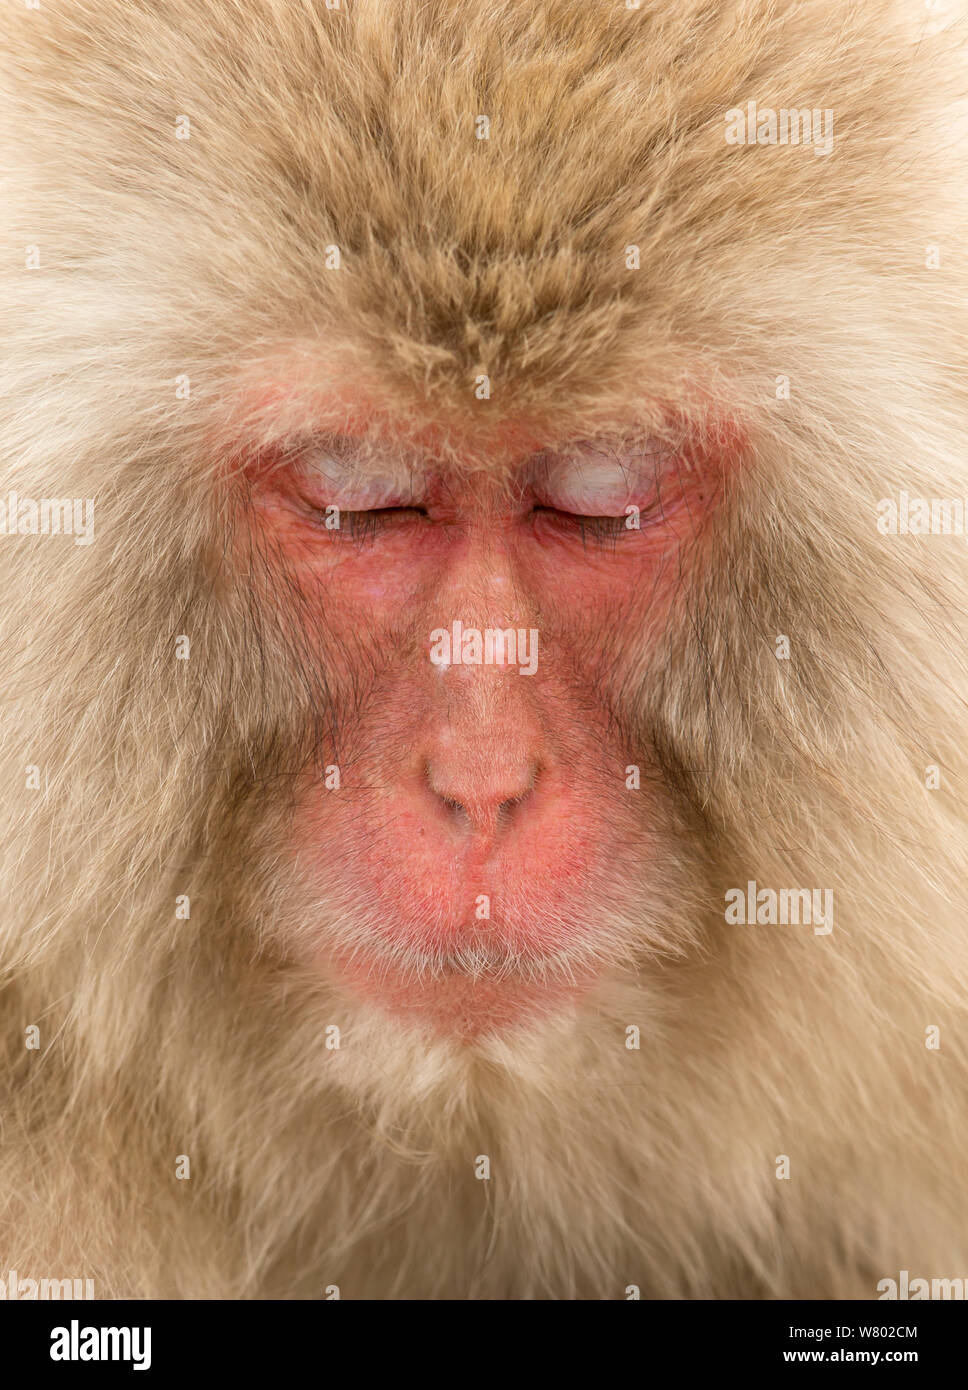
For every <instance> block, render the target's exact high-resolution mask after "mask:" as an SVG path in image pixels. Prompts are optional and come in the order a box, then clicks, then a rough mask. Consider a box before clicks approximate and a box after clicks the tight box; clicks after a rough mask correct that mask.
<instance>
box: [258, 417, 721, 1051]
mask: <svg viewBox="0 0 968 1390" xmlns="http://www.w3.org/2000/svg"><path fill="white" fill-rule="evenodd" d="M721 467H722V459H721V458H720V457H719V456H718V455H715V454H714V453H713V452H712V451H710V450H708V449H701V448H699V447H697V446H696V445H695V443H693V442H692V441H690V439H689V438H688V437H687V435H686V434H685V433H684V432H681V431H680V434H679V436H678V437H675V438H671V439H660V438H657V437H647V436H644V435H643V434H641V433H640V432H636V431H635V430H634V428H633V429H625V430H621V431H615V432H612V433H611V434H609V435H600V436H599V437H596V438H587V439H585V438H583V439H577V440H568V441H565V442H554V443H552V444H548V443H547V442H546V438H545V437H543V435H542V432H541V431H540V430H539V429H535V428H529V427H525V426H516V427H515V428H513V429H505V430H503V431H502V432H501V434H500V436H492V437H487V436H480V437H477V438H475V437H474V435H473V434H472V433H471V432H469V431H461V430H453V429H451V430H448V431H442V430H440V429H424V430H422V431H421V432H420V433H419V434H418V435H416V437H414V436H413V435H411V436H410V437H408V438H407V440H406V441H405V442H402V441H401V432H400V431H395V430H394V429H393V428H392V423H391V424H389V425H388V424H382V423H381V424H378V425H377V426H376V427H375V428H374V427H372V426H370V427H368V428H367V429H366V430H365V431H363V430H358V431H357V432H350V431H346V430H345V429H344V431H343V432H342V433H332V432H327V431H325V430H315V431H310V432H307V433H306V434H305V435H303V436H302V437H300V438H297V439H294V440H293V439H289V440H285V441H283V442H282V443H281V444H279V445H277V446H275V447H273V448H270V449H268V450H262V451H259V453H258V454H257V456H256V457H255V458H254V459H252V460H250V461H249V464H248V466H247V468H246V470H245V474H244V476H245V482H246V487H245V489H244V501H245V505H246V509H247V511H246V515H247V526H248V527H250V528H252V531H250V532H249V534H248V544H249V546H250V548H251V550H257V552H258V553H259V554H261V555H264V556H268V557H271V558H270V561H269V572H270V579H269V582H268V584H267V585H266V586H265V589H266V593H267V595H268V599H267V602H268V603H269V604H270V605H272V606H273V607H274V608H275V613H274V619H275V620H276V621H277V622H278V623H279V624H280V626H281V627H282V629H283V630H284V631H285V632H286V633H287V636H288V638H289V643H290V646H291V647H292V648H293V649H294V650H298V651H299V652H300V653H301V654H302V659H303V660H305V661H308V663H309V664H310V666H311V667H312V668H313V669H314V671H315V681H316V682H317V683H319V684H321V685H322V686H323V687H324V688H325V690H326V692H327V695H328V704H329V711H328V713H329V720H330V732H331V738H332V746H331V747H330V749H329V751H327V752H325V755H324V756H322V757H321V758H317V759H314V761H313V764H312V765H311V767H309V768H307V769H306V770H305V771H304V772H303V774H302V775H301V776H300V778H299V779H298V790H297V792H296V794H295V796H294V804H293V810H292V823H291V831H290V836H291V839H290V851H291V856H292V858H293V861H294V866H295V869H296V872H297V875H298V879H299V882H300V883H301V885H302V891H303V893H304V894H305V901H304V905H303V908H302V911H301V914H300V915H301V916H302V917H303V922H302V925H301V930H300V932H299V933H298V947H294V949H295V951H296V954H297V955H298V956H299V957H300V958H301V960H302V963H303V964H304V965H309V966H310V967H311V968H315V969H318V970H320V971H321V972H323V973H324V974H325V975H326V976H327V977H328V978H330V979H333V980H336V981H338V982H339V983H341V984H343V985H345V986H347V987H348V988H349V989H350V990H351V991H352V992H354V993H356V994H358V995H362V996H363V997H365V998H367V999H370V1000H371V1001H375V1002H377V1003H378V1004H380V1005H382V1006H384V1007H386V1008H389V1009H390V1010H391V1011H392V1012H394V1013H395V1014H398V1015H399V1014H402V1015H405V1016H408V1017H410V1018H417V1019H420V1020H425V1021H429V1022H430V1023H431V1024H432V1026H434V1027H435V1028H436V1029H438V1030H440V1031H443V1032H446V1033H450V1034H454V1033H456V1034H458V1035H463V1036H474V1035H476V1034H478V1033H480V1032H482V1031H485V1032H487V1031H491V1030H493V1029H495V1028H500V1027H503V1026H505V1025H508V1024H512V1023H514V1022H515V1021H517V1020H518V1019H520V1018H523V1017H530V1016H532V1015H533V1014H534V1013H535V1012H536V1011H542V1010H547V1009H549V1008H554V1007H555V1005H556V1003H559V1002H560V1001H562V1000H565V999H569V998H573V997H575V996H576V995H578V994H580V993H582V992H583V991H584V990H585V989H586V988H587V986H588V985H589V984H590V983H591V982H593V981H594V980H595V979H596V978H597V977H598V976H599V975H600V974H601V973H602V971H604V970H607V969H609V968H614V965H615V963H616V961H617V959H619V958H620V957H622V956H623V954H625V953H627V950H628V943H626V942H625V941H623V938H622V931H621V925H620V924H621V923H622V921H623V917H624V919H626V920H628V919H630V918H631V917H632V915H633V913H634V911H635V907H636V901H637V899H638V896H639V894H640V893H641V891H642V890H643V886H644V885H645V884H646V883H647V882H648V879H649V876H650V873H651V874H652V876H653V877H655V872H654V870H655V865H656V862H657V861H659V862H661V860H662V856H663V854H664V849H663V831H664V825H665V821H666V817H665V812H664V805H663V793H662V791H661V789H660V784H659V782H658V779H657V777H656V776H655V775H654V773H653V774H652V775H650V767H649V765H648V752H647V750H644V749H643V748H642V746H641V740H640V739H639V738H637V736H636V733H635V729H634V721H632V720H630V718H629V716H628V709H629V705H630V703H631V702H632V701H633V698H634V693H635V690H636V683H637V681H641V679H642V671H641V670H640V669H637V667H636V665H635V663H634V661H633V659H632V657H631V655H630V654H632V653H639V652H640V651H641V647H642V640H643V638H645V639H646V641H647V643H648V646H649V648H650V649H651V650H652V654H653V655H654V656H656V657H657V658H658V659H661V651H660V650H659V649H660V647H661V642H662V634H663V631H664V629H665V628H666V627H667V625H668V622H669V620H670V616H671V612H672V609H673V607H674V605H675V603H676V600H677V596H678V595H679V594H680V592H681V590H682V587H683V585H684V583H687V575H688V571H689V569H690V567H691V566H692V565H693V564H694V563H695V562H696V556H697V552H698V550H699V549H701V539H702V535H703V532H704V529H705V526H706V522H707V520H708V518H709V515H710V513H711V511H712V509H713V503H714V501H715V499H716V498H717V496H718V492H719V481H720V478H719V475H720V470H721ZM253 531H254V533H255V535H254V541H253V535H252V532H253ZM512 644H513V646H512ZM639 666H640V667H641V658H640V659H639ZM629 844H635V845H636V846H637V860H636V863H637V866H638V873H639V874H640V876H641V881H638V880H637V879H636V877H634V876H631V875H630V874H629V872H628V868H627V864H628V861H629V853H628V849H627V846H628V845H629ZM643 847H644V853H643V852H642V849H643ZM618 866H621V869H622V871H621V872H618ZM317 903H318V904H325V909H323V908H321V907H319V906H315V904H317ZM314 919H318V920H316V921H314ZM641 932H642V929H641V925H639V927H638V935H639V936H641ZM635 944H640V943H639V942H636V943H635Z"/></svg>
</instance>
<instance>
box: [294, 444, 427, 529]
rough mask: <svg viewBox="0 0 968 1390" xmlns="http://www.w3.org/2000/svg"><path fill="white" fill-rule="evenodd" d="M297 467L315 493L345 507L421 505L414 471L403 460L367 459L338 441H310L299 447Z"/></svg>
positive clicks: (350, 509)
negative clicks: (335, 443)
mask: <svg viewBox="0 0 968 1390" xmlns="http://www.w3.org/2000/svg"><path fill="white" fill-rule="evenodd" d="M297 467H298V471H299V473H300V476H301V477H302V479H303V480H304V482H305V483H306V485H307V486H308V487H309V488H310V489H311V490H312V492H313V495H314V497H318V498H319V499H320V500H321V501H322V502H323V504H324V505H326V506H337V507H339V508H340V509H341V510H342V511H347V512H354V511H359V512H368V511H379V510H381V509H384V508H388V507H415V506H419V505H420V497H419V496H418V495H417V492H418V490H417V488H416V487H415V485H414V476H413V473H412V472H411V471H410V469H409V468H407V467H406V466H405V465H404V464H403V463H402V462H400V463H397V462H396V461H395V460H392V459H391V460H387V459H384V458H374V459H366V460H364V459H362V458H360V457H358V456H357V457H354V456H353V454H351V453H348V452H346V451H344V449H343V448H341V447H340V445H338V444H337V445H332V444H328V443H320V444H310V445H309V446H307V447H305V448H304V449H302V450H301V451H300V453H299V458H298V464H297Z"/></svg>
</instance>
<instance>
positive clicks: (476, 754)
mask: <svg viewBox="0 0 968 1390" xmlns="http://www.w3.org/2000/svg"><path fill="white" fill-rule="evenodd" d="M426 780H427V785H428V787H429V788H430V791H431V793H432V795H433V796H434V798H435V799H436V802H437V804H438V807H439V808H441V809H443V810H444V812H445V814H446V815H447V817H448V819H449V820H450V822H451V824H452V826H453V828H454V829H456V830H460V831H465V832H468V833H473V834H483V835H494V834H499V833H500V832H501V831H502V830H505V829H507V828H508V827H509V826H510V825H511V823H512V822H513V820H514V818H515V817H516V816H517V815H519V814H520V812H521V811H522V810H523V809H525V806H526V803H527V802H528V800H529V799H530V798H531V797H532V796H533V794H534V790H535V784H536V783H537V780H538V762H537V758H536V757H535V756H533V755H531V756H529V755H528V754H526V753H525V752H524V751H523V750H521V749H514V748H509V747H508V746H507V744H504V745H503V746H495V744H494V743H493V741H491V742H490V746H488V744H487V743H485V744H484V745H483V746H478V747H477V748H476V749H474V750H470V749H468V748H466V747H464V748H462V749H461V748H457V747H454V748H453V749H448V750H446V751H445V750H442V749H438V750H436V751H435V753H434V755H433V756H432V757H430V758H429V759H428V761H427V766H426Z"/></svg>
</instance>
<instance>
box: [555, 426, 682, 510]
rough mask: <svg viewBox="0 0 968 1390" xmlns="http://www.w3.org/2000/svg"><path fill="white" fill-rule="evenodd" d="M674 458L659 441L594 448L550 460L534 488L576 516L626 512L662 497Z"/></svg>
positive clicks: (556, 505) (558, 506)
mask: <svg viewBox="0 0 968 1390" xmlns="http://www.w3.org/2000/svg"><path fill="white" fill-rule="evenodd" d="M672 457H673V455H672V451H671V450H669V449H668V448H666V447H664V446H663V445H661V444H660V443H659V442H658V441H654V440H649V441H647V443H646V444H644V445H637V446H635V447H631V448H627V449H622V448H615V449H613V448H611V447H607V448H606V447H604V446H589V447H588V448H587V449H586V450H584V451H581V452H575V453H572V454H562V455H558V456H552V457H551V458H549V459H547V460H546V461H545V466H544V469H543V470H542V471H541V472H540V473H539V476H538V478H537V479H536V481H535V484H534V490H535V493H536V494H537V496H538V497H539V498H540V500H541V501H542V502H543V503H544V504H545V505H547V506H550V507H554V508H556V509H557V510H560V511H565V512H569V513H572V514H574V515H575V516H616V517H617V516H623V515H624V514H625V508H626V507H627V506H628V505H629V504H630V503H635V504H637V505H640V506H641V505H644V504H646V503H648V502H650V501H652V500H654V499H656V498H657V495H658V492H659V488H660V484H661V476H662V473H663V471H664V470H665V469H666V468H667V467H668V463H669V461H670V460H671V459H672Z"/></svg>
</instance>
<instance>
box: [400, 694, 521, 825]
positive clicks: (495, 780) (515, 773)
mask: <svg viewBox="0 0 968 1390" xmlns="http://www.w3.org/2000/svg"><path fill="white" fill-rule="evenodd" d="M532 691H533V687H531V686H530V684H529V682H528V678H527V677H524V676H519V675H517V674H516V673H514V674H511V673H504V674H501V672H500V670H497V669H494V668H477V669H475V668H471V669H470V670H468V668H466V667H463V668H461V667H458V668H457V670H456V671H452V672H450V673H449V674H448V675H446V676H442V677H439V678H438V677H436V676H435V700H434V705H433V707H432V709H431V710H430V711H428V719H427V722H426V725H425V729H424V737H423V740H422V745H421V746H420V752H421V753H422V759H421V763H422V771H423V779H422V780H423V783H424V788H425V794H426V795H427V796H429V797H430V798H431V799H432V802H433V806H434V808H435V810H436V813H437V815H438V818H439V817H442V816H445V817H446V821H447V823H448V824H449V827H450V829H451V830H457V831H461V832H464V833H467V834H484V835H494V834H500V833H501V832H502V831H503V830H506V829H508V828H509V827H510V826H511V825H512V824H514V823H515V822H516V821H517V819H518V818H519V817H520V816H521V815H523V814H524V812H525V810H526V809H527V810H530V809H532V808H533V802H534V797H535V793H536V789H538V788H539V787H540V784H541V774H542V769H544V768H546V767H547V763H548V760H547V756H546V749H545V730H544V727H543V724H542V722H541V720H540V718H539V715H538V712H537V710H536V709H535V706H534V704H533V694H532Z"/></svg>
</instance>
